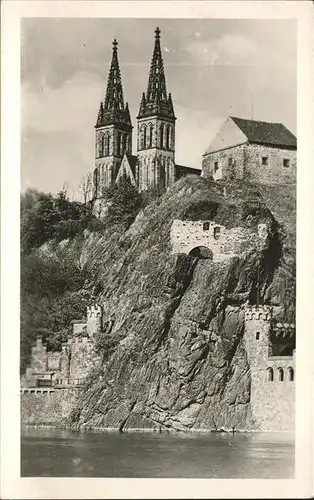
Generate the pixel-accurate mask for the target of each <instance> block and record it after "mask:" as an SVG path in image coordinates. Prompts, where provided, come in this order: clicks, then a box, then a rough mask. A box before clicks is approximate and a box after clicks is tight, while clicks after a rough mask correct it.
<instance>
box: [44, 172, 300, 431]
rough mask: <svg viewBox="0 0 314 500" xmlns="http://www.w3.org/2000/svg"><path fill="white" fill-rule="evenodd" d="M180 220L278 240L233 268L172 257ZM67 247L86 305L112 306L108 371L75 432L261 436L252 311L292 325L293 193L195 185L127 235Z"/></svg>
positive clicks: (90, 388)
mask: <svg viewBox="0 0 314 500" xmlns="http://www.w3.org/2000/svg"><path fill="white" fill-rule="evenodd" d="M174 219H181V220H204V219H205V220H213V221H215V222H216V223H218V224H221V225H223V226H224V227H225V228H226V229H232V228H238V229H239V231H241V230H245V231H246V232H248V233H252V234H253V233H257V231H258V225H259V224H261V223H262V224H265V225H266V226H267V228H268V234H267V237H266V238H264V240H263V242H262V244H260V245H256V244H254V239H252V240H251V239H248V242H247V244H246V245H244V247H243V251H242V252H240V253H239V254H238V255H234V256H232V257H229V258H227V259H224V260H215V259H214V260H211V259H202V258H198V257H193V256H188V255H185V254H179V255H174V254H173V253H172V248H171V241H170V228H171V225H172V222H173V220H174ZM59 246H61V247H62V251H63V252H67V253H68V254H71V253H72V254H73V256H75V258H76V259H77V260H78V261H79V266H80V268H81V269H84V272H86V276H87V278H86V281H85V284H84V287H83V289H82V297H85V299H84V300H87V298H88V299H89V300H90V301H91V300H93V301H97V302H98V303H99V304H101V305H103V307H104V312H105V314H104V320H105V323H106V324H105V328H104V331H103V333H101V334H100V335H99V337H98V338H97V345H98V349H99V352H100V355H101V362H100V363H95V365H94V367H93V368H92V370H91V372H90V374H89V376H88V380H87V383H86V387H85V389H84V390H82V391H81V392H80V396H79V398H78V400H77V403H76V404H75V406H74V408H73V409H72V411H71V417H70V423H71V424H72V425H73V426H76V427H81V428H102V427H111V428H115V429H120V430H127V429H134V428H137V429H178V430H200V429H204V430H205V429H206V430H208V429H218V428H221V427H226V428H231V427H233V426H234V427H235V428H236V429H254V425H255V424H254V421H253V419H252V418H251V409H250V371H249V365H248V362H247V357H246V352H245V349H244V343H243V329H244V307H245V305H247V304H255V303H256V302H257V300H259V301H260V302H261V303H265V304H270V305H272V306H274V316H275V319H277V320H278V321H280V320H281V321H283V320H284V321H294V316H295V193H294V190H293V188H292V187H291V186H269V187H265V186H263V188H261V187H260V186H257V185H252V184H251V185H244V184H242V183H240V182H237V183H229V184H228V183H227V184H226V183H219V182H218V183H213V182H210V181H209V180H205V179H202V178H200V177H196V176H189V177H187V178H184V179H181V180H180V181H179V182H177V183H176V184H175V185H174V186H173V187H172V188H171V190H169V191H167V193H166V194H164V196H163V197H161V198H158V199H157V200H155V201H154V202H153V203H151V204H149V205H148V206H147V207H146V208H145V209H144V210H143V211H142V212H140V213H139V215H138V216H137V218H136V220H135V221H134V222H133V224H132V225H131V226H130V227H129V229H128V230H127V231H122V230H119V228H116V229H115V230H113V229H112V228H111V229H109V228H108V230H107V231H105V233H104V234H103V235H99V234H98V235H97V234H95V233H90V232H87V231H86V232H85V236H84V238H80V240H79V241H74V242H73V241H72V242H71V241H63V242H62V243H61V244H60V245H59ZM53 248H55V247H53ZM45 251H47V248H46V250H45ZM50 251H55V250H54V249H50ZM86 297H87V298H86ZM84 307H85V306H84Z"/></svg>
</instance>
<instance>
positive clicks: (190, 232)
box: [170, 220, 267, 260]
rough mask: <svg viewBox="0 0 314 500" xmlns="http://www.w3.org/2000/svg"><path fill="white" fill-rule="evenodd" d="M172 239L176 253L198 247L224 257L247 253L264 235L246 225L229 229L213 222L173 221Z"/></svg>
mask: <svg viewBox="0 0 314 500" xmlns="http://www.w3.org/2000/svg"><path fill="white" fill-rule="evenodd" d="M261 226H262V225H261ZM263 226H264V225H263ZM261 229H264V228H261ZM266 232H267V228H266ZM266 236H267V234H266ZM170 238H171V246H172V253H173V254H177V253H185V254H189V253H190V252H191V250H193V249H194V248H196V247H206V248H208V249H209V250H210V251H211V252H212V258H213V260H224V259H227V258H230V257H233V256H235V255H239V254H241V253H242V252H245V251H246V250H247V249H249V248H252V244H253V245H254V244H260V241H261V239H264V238H265V235H264V234H263V235H262V234H261V232H259V233H255V232H253V231H252V230H249V229H247V228H244V227H235V228H231V229H226V228H225V227H224V226H221V225H220V224H216V222H214V221H182V220H174V221H173V223H172V226H171V231H170Z"/></svg>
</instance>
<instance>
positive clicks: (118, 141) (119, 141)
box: [117, 132, 122, 156]
mask: <svg viewBox="0 0 314 500" xmlns="http://www.w3.org/2000/svg"><path fill="white" fill-rule="evenodd" d="M117 139H118V140H117V155H118V156H120V155H121V146H122V144H121V143H122V134H121V132H118V137H117Z"/></svg>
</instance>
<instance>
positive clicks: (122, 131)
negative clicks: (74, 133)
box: [94, 40, 133, 198]
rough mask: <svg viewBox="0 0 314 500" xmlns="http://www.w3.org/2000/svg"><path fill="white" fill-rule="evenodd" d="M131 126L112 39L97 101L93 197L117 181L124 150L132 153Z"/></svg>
mask: <svg viewBox="0 0 314 500" xmlns="http://www.w3.org/2000/svg"><path fill="white" fill-rule="evenodd" d="M132 128H133V127H132V123H131V116H130V111H129V106H128V103H126V104H124V99H123V89H122V79H121V73H120V68H119V61H118V43H117V41H116V40H114V41H113V44H112V60H111V66H110V70H109V76H108V82H107V90H106V97H105V100H104V102H101V103H100V108H99V112H98V117H97V123H96V126H95V129H96V142H95V170H94V190H95V198H101V196H102V193H103V189H104V188H106V187H109V186H110V185H111V184H112V183H113V182H114V181H115V180H116V176H117V173H118V170H119V167H120V164H121V161H122V158H123V155H124V153H125V152H126V153H127V154H131V153H132Z"/></svg>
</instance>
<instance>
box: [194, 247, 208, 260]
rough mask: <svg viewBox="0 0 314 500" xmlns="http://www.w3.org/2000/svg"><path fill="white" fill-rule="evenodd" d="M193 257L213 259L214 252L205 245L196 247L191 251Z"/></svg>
mask: <svg viewBox="0 0 314 500" xmlns="http://www.w3.org/2000/svg"><path fill="white" fill-rule="evenodd" d="M189 255H191V256H192V257H198V258H199V259H210V260H213V252H212V251H211V250H210V249H209V248H208V247H204V246H199V247H194V248H192V250H191V251H190V252H189Z"/></svg>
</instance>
